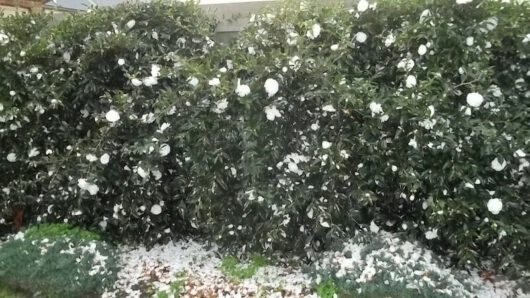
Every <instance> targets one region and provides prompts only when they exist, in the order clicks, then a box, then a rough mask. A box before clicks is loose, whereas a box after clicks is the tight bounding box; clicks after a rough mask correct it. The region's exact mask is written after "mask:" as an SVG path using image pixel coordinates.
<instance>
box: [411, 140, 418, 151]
mask: <svg viewBox="0 0 530 298" xmlns="http://www.w3.org/2000/svg"><path fill="white" fill-rule="evenodd" d="M409 146H411V147H412V148H414V149H418V142H416V138H415V137H414V138H412V139H410V140H409Z"/></svg>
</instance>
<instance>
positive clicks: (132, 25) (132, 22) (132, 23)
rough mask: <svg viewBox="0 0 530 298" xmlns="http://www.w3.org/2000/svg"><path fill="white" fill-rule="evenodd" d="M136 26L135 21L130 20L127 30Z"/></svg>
mask: <svg viewBox="0 0 530 298" xmlns="http://www.w3.org/2000/svg"><path fill="white" fill-rule="evenodd" d="M135 24H136V21H135V20H130V21H128V22H127V24H126V25H127V28H129V29H132V27H134V25H135Z"/></svg>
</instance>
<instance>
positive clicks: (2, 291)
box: [0, 285, 26, 298]
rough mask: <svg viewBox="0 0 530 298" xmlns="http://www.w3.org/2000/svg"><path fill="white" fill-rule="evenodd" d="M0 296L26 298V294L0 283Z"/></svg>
mask: <svg viewBox="0 0 530 298" xmlns="http://www.w3.org/2000/svg"><path fill="white" fill-rule="evenodd" d="M0 298H26V296H25V295H22V294H21V293H19V292H15V291H13V290H11V289H10V288H8V287H7V286H3V285H0Z"/></svg>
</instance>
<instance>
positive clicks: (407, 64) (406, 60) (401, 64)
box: [397, 58, 415, 72]
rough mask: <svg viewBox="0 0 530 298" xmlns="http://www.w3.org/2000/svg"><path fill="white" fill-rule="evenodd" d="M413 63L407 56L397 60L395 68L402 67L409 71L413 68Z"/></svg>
mask: <svg viewBox="0 0 530 298" xmlns="http://www.w3.org/2000/svg"><path fill="white" fill-rule="evenodd" d="M414 65H415V63H414V60H412V59H409V58H404V59H402V60H401V61H399V63H398V65H397V68H399V69H403V70H404V71H407V72H409V71H411V70H412V69H413V68H414Z"/></svg>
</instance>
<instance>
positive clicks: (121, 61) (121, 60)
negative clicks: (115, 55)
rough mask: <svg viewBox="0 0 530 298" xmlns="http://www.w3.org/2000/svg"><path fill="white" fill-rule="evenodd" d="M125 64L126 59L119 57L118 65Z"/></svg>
mask: <svg viewBox="0 0 530 298" xmlns="http://www.w3.org/2000/svg"><path fill="white" fill-rule="evenodd" d="M124 64H125V59H123V58H120V59H118V65H119V66H122V65H124Z"/></svg>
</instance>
